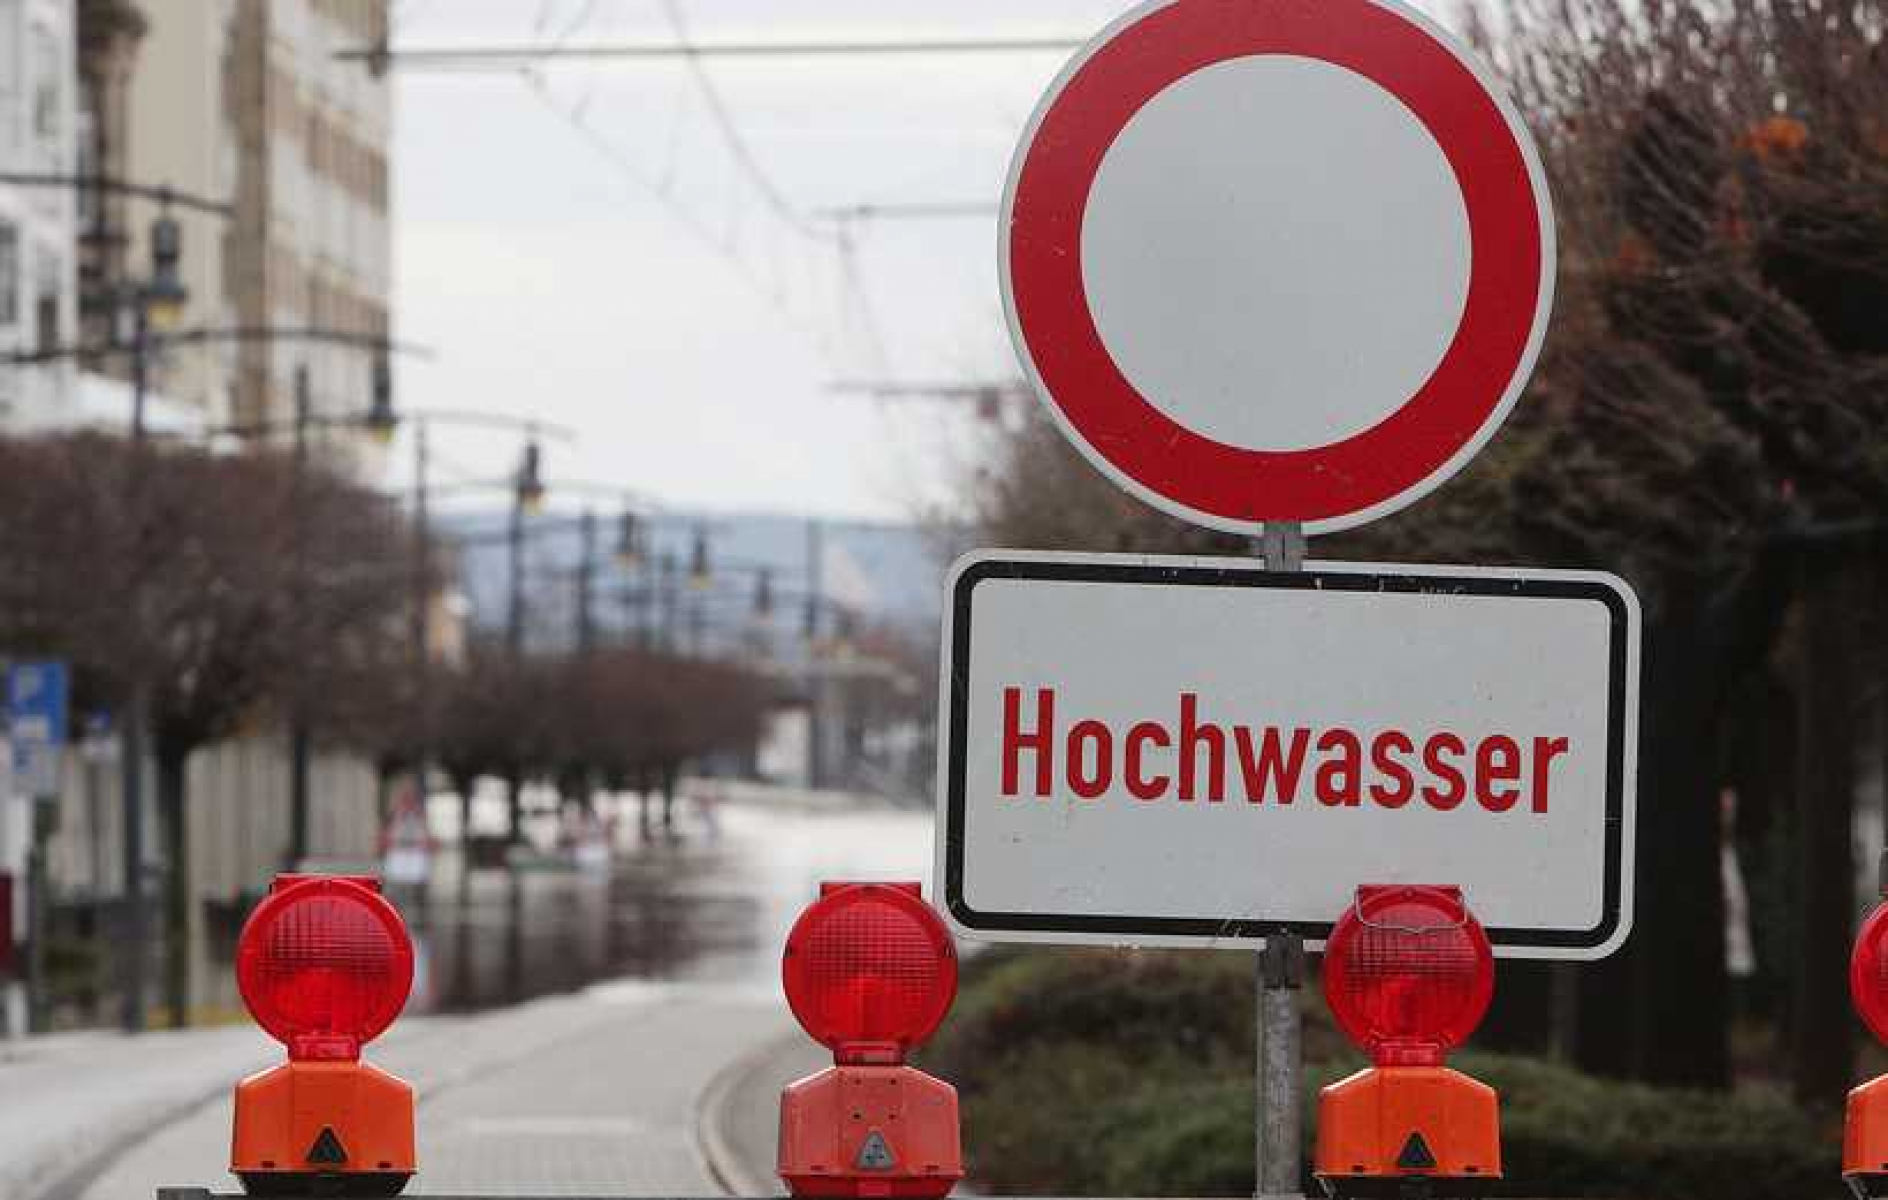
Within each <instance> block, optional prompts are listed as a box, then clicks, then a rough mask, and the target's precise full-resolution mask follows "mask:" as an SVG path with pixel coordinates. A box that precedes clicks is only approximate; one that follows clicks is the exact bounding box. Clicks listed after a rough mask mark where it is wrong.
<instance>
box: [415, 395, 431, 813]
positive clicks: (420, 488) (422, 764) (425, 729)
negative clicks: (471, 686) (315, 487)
mask: <svg viewBox="0 0 1888 1200" xmlns="http://www.w3.org/2000/svg"><path fill="white" fill-rule="evenodd" d="M429 453H430V451H429V447H428V446H427V444H426V422H424V421H420V422H417V423H416V424H415V426H414V429H413V557H414V563H413V708H414V713H413V740H414V745H413V777H414V779H415V780H416V787H417V788H418V791H419V796H420V804H421V805H422V807H423V806H424V805H425V803H426V782H427V774H428V772H429V770H430V768H431V766H432V761H431V760H432V746H433V743H432V667H433V664H432V647H431V642H432V613H431V611H430V609H431V607H432V580H431V579H430V575H431V573H432V540H431V539H432V529H431V527H430V521H431V515H430V513H429V511H428V509H429V506H430V500H431V498H430V497H429V496H428V495H427V487H426V476H427V472H428V470H429V469H430V466H431V464H430V462H429V461H428V458H429Z"/></svg>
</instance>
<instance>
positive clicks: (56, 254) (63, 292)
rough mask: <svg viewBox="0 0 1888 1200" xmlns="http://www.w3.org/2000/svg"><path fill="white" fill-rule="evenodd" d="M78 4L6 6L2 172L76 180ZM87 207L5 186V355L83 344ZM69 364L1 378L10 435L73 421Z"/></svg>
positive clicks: (1, 225)
mask: <svg viewBox="0 0 1888 1200" xmlns="http://www.w3.org/2000/svg"><path fill="white" fill-rule="evenodd" d="M73 37H74V21H73V4H72V0H0V170H3V171H5V172H8V173H18V174H28V175H44V176H60V175H69V174H71V172H72V171H73V169H74V167H75V163H76V158H77V146H78V130H77V127H76V114H75V97H76V94H77V91H78V87H77V83H76V78H75V69H74V61H75V52H74V48H73ZM77 234H78V200H77V197H76V195H75V194H74V193H73V192H72V190H71V189H69V188H66V187H60V186H28V185H20V184H7V183H0V354H14V353H19V352H22V351H50V350H54V349H57V348H59V347H61V346H64V345H66V344H68V343H70V342H71V341H72V340H73V339H74V338H76V337H77V335H78V331H77V324H78V264H77ZM76 403H77V370H76V367H75V366H74V364H73V363H72V362H70V361H68V360H54V361H49V362H47V363H44V364H37V365H32V366H25V367H17V366H16V367H5V368H0V431H6V432H20V431H27V430H33V429H42V428H46V427H49V426H54V425H60V424H64V423H67V422H68V421H70V419H71V417H72V413H73V410H74V407H75V405H76Z"/></svg>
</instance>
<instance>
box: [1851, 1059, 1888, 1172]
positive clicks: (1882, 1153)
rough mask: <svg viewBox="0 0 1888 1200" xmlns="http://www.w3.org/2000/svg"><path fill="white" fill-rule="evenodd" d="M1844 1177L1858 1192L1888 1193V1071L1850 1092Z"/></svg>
mask: <svg viewBox="0 0 1888 1200" xmlns="http://www.w3.org/2000/svg"><path fill="white" fill-rule="evenodd" d="M1842 1181H1843V1182H1844V1183H1846V1184H1848V1185H1849V1190H1850V1191H1852V1192H1854V1193H1855V1194H1856V1195H1857V1196H1861V1197H1869V1196H1888V1075H1884V1076H1882V1077H1881V1078H1880V1079H1873V1080H1870V1081H1869V1082H1867V1083H1865V1084H1863V1085H1862V1086H1861V1087H1858V1088H1856V1089H1855V1090H1854V1091H1852V1092H1850V1093H1849V1115H1848V1119H1847V1121H1845V1122H1844V1124H1843V1128H1842Z"/></svg>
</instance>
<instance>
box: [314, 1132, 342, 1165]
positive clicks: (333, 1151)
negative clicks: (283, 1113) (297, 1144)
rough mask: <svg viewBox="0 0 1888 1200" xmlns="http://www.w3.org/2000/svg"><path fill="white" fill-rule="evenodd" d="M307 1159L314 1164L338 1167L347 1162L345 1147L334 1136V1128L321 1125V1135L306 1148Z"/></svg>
mask: <svg viewBox="0 0 1888 1200" xmlns="http://www.w3.org/2000/svg"><path fill="white" fill-rule="evenodd" d="M308 1161H309V1162H311V1163H314V1164H315V1165H316V1166H322V1167H339V1166H345V1165H346V1164H347V1147H345V1146H343V1145H342V1144H341V1139H340V1138H338V1137H336V1136H334V1130H333V1129H331V1128H329V1127H328V1126H326V1125H323V1126H322V1127H321V1136H320V1137H317V1138H316V1139H315V1144H314V1145H312V1146H310V1147H309V1148H308Z"/></svg>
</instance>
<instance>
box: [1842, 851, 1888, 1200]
mask: <svg viewBox="0 0 1888 1200" xmlns="http://www.w3.org/2000/svg"><path fill="white" fill-rule="evenodd" d="M1884 874H1888V860H1884ZM1849 997H1850V998H1851V999H1852V1000H1854V1001H1855V1011H1856V1012H1857V1013H1858V1014H1859V1015H1860V1016H1861V1018H1862V1023H1863V1024H1865V1025H1867V1026H1868V1028H1869V1032H1871V1033H1873V1034H1874V1035H1875V1036H1876V1037H1877V1038H1879V1039H1881V1040H1882V1041H1884V1042H1888V904H1883V905H1880V906H1878V907H1877V908H1876V909H1875V911H1874V912H1873V913H1870V914H1869V917H1868V920H1866V921H1864V922H1862V931H1861V932H1860V933H1859V934H1857V935H1856V938H1855V950H1854V953H1852V954H1851V955H1850V956H1849ZM1842 1177H1843V1180H1844V1181H1845V1182H1846V1183H1847V1184H1848V1185H1849V1190H1850V1191H1852V1192H1853V1193H1854V1194H1855V1195H1857V1196H1859V1197H1867V1196H1888V1075H1884V1076H1881V1077H1879V1078H1876V1079H1873V1080H1870V1081H1869V1082H1867V1083H1864V1084H1862V1085H1861V1086H1860V1087H1858V1088H1856V1089H1855V1090H1853V1091H1851V1092H1850V1093H1849V1103H1848V1116H1847V1118H1846V1120H1845V1121H1844V1123H1843V1132H1842Z"/></svg>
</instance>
